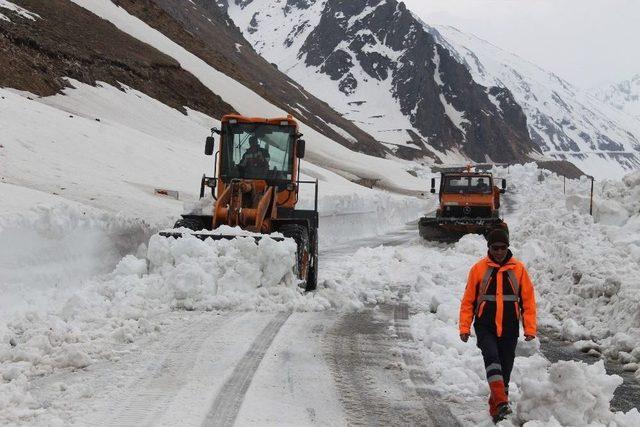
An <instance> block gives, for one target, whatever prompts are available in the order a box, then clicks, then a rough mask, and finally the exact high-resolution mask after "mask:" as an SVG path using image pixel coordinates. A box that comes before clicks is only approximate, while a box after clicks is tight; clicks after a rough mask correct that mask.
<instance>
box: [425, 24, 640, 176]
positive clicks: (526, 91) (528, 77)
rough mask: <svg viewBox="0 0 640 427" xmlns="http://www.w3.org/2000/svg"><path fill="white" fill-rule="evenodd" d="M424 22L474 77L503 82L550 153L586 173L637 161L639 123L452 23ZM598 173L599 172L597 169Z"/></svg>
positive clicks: (618, 172)
mask: <svg viewBox="0 0 640 427" xmlns="http://www.w3.org/2000/svg"><path fill="white" fill-rule="evenodd" d="M427 28H429V31H430V32H431V33H432V34H434V36H435V37H436V38H438V40H439V41H440V43H442V44H444V45H446V46H449V47H450V49H451V51H452V52H454V54H455V55H456V57H457V58H458V60H459V61H461V62H462V63H464V64H466V66H467V68H468V69H469V70H470V72H471V73H472V75H473V78H474V80H476V81H477V82H479V83H481V84H483V85H488V86H490V85H496V86H500V87H505V88H508V89H509V90H510V91H511V93H513V95H514V97H515V100H516V102H517V103H518V104H519V105H521V106H522V108H523V110H524V112H525V114H526V115H527V123H528V127H529V133H530V134H531V137H532V138H533V140H534V142H535V143H536V144H537V145H538V146H539V147H540V149H541V151H542V152H543V153H544V154H545V155H546V156H549V157H552V158H554V159H560V160H569V161H571V162H572V163H574V164H576V165H578V166H579V167H581V168H582V169H584V170H585V171H587V173H590V174H593V175H598V174H602V171H603V170H609V171H610V173H611V174H612V175H609V176H622V175H623V174H624V173H625V171H629V170H632V169H637V168H638V167H640V126H638V124H640V123H639V122H637V121H636V120H633V119H631V118H630V117H629V116H627V115H625V114H622V113H621V112H620V111H618V110H616V109H614V108H611V106H610V105H608V104H606V103H604V102H602V101H600V100H598V99H596V98H595V97H593V96H592V95H591V94H589V93H587V92H586V91H584V90H581V89H579V88H577V87H575V86H573V85H571V84H570V83H568V82H566V81H564V80H562V79H561V78H559V77H558V76H556V75H554V74H552V73H550V72H548V71H546V70H543V69H542V68H540V67H538V66H536V65H534V64H532V63H530V62H528V61H526V60H524V59H522V58H520V57H518V56H516V55H514V54H511V53H509V52H506V51H504V50H502V49H500V48H498V47H496V46H494V45H492V44H490V43H488V42H486V41H484V40H482V39H479V38H477V37H475V36H472V35H469V34H465V33H462V32H460V31H458V30H456V29H455V28H452V27H440V26H439V27H437V28H431V27H427ZM600 176H602V175H600Z"/></svg>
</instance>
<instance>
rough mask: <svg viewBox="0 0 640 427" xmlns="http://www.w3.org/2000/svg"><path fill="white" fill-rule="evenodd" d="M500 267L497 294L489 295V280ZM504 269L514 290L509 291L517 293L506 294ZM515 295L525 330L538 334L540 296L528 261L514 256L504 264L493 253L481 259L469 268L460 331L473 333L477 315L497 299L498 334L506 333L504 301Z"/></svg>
mask: <svg viewBox="0 0 640 427" xmlns="http://www.w3.org/2000/svg"><path fill="white" fill-rule="evenodd" d="M496 270H497V273H496V274H495V280H496V281H497V283H496V293H495V295H486V291H487V287H488V285H489V280H490V279H491V275H492V273H493V272H494V271H496ZM503 272H506V273H507V274H506V276H507V277H508V279H509V280H507V282H508V283H507V284H506V286H511V290H512V292H509V293H513V295H503V293H504V286H505V284H504V283H503V282H504V279H503V277H504V276H505V275H504V274H502V273H503ZM514 282H515V283H514ZM514 299H515V306H516V311H517V315H518V316H519V315H520V312H522V324H523V326H524V334H525V335H533V336H535V335H536V332H537V327H536V300H535V295H534V291H533V284H532V283H531V279H530V278H529V273H527V269H526V268H525V266H524V264H523V263H522V262H521V261H519V260H517V259H515V258H513V257H512V258H511V259H510V260H509V261H507V262H506V263H505V264H504V265H503V266H500V265H499V264H496V263H495V262H493V261H492V260H491V259H490V258H489V257H485V258H483V259H481V260H480V261H478V262H477V263H476V264H475V265H474V266H473V267H471V270H470V271H469V277H468V279H467V287H466V288H465V291H464V296H463V297H462V303H461V305H460V323H459V327H460V334H468V333H470V331H471V322H472V321H473V318H474V317H475V316H478V317H479V316H481V315H482V311H483V309H484V306H485V305H486V303H487V302H488V301H495V304H496V311H495V325H496V334H497V335H498V336H499V337H500V336H502V327H503V325H502V318H503V315H504V302H505V301H513V300H514ZM518 300H520V301H521V303H522V305H520V304H519V303H518Z"/></svg>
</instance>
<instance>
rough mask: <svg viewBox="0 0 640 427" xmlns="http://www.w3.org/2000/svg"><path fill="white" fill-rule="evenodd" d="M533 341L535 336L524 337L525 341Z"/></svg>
mask: <svg viewBox="0 0 640 427" xmlns="http://www.w3.org/2000/svg"><path fill="white" fill-rule="evenodd" d="M535 339H536V337H535V335H525V336H524V340H525V341H531V340H535Z"/></svg>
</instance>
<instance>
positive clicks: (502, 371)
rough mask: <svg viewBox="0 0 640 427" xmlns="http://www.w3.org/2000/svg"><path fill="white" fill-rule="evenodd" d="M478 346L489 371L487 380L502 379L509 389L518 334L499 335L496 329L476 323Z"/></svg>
mask: <svg viewBox="0 0 640 427" xmlns="http://www.w3.org/2000/svg"><path fill="white" fill-rule="evenodd" d="M474 327H475V331H476V337H477V339H478V348H480V351H482V358H483V359H484V367H485V369H486V371H487V381H489V383H491V382H492V379H493V380H497V379H499V377H501V378H500V379H502V380H503V381H504V386H505V389H506V390H508V387H509V379H510V378H511V371H512V370H513V361H514V360H515V358H516V346H517V345H518V337H517V336H507V337H504V336H503V337H498V336H497V335H496V333H495V330H494V329H493V328H491V327H488V326H487V325H483V324H478V323H476V324H475V325H474Z"/></svg>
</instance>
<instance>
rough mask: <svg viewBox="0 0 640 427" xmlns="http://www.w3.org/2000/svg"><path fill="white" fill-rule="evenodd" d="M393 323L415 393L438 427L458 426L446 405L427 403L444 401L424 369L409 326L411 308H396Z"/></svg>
mask: <svg viewBox="0 0 640 427" xmlns="http://www.w3.org/2000/svg"><path fill="white" fill-rule="evenodd" d="M393 323H394V326H395V329H396V334H397V336H398V338H399V339H400V340H402V342H403V346H402V360H403V361H404V363H405V365H406V367H407V370H408V373H409V379H410V380H411V384H412V385H413V387H414V391H415V392H416V394H418V396H420V397H421V398H422V401H423V402H424V403H425V405H424V409H425V411H426V412H427V414H429V417H430V418H431V419H432V420H433V422H434V423H435V425H436V426H457V425H459V423H458V422H457V421H456V418H455V417H454V415H453V414H452V413H451V411H450V410H449V408H448V407H447V406H445V405H440V406H435V405H433V404H427V402H437V401H438V400H442V398H441V396H440V395H439V394H438V393H437V391H436V390H435V389H434V387H433V380H432V379H431V378H430V377H429V374H428V373H427V371H426V370H425V369H424V364H423V362H422V358H421V357H420V352H419V349H418V346H417V345H416V343H415V340H414V339H413V334H412V333H411V327H410V325H409V306H408V305H407V304H406V303H400V304H398V305H396V306H395V307H394V310H393Z"/></svg>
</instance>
